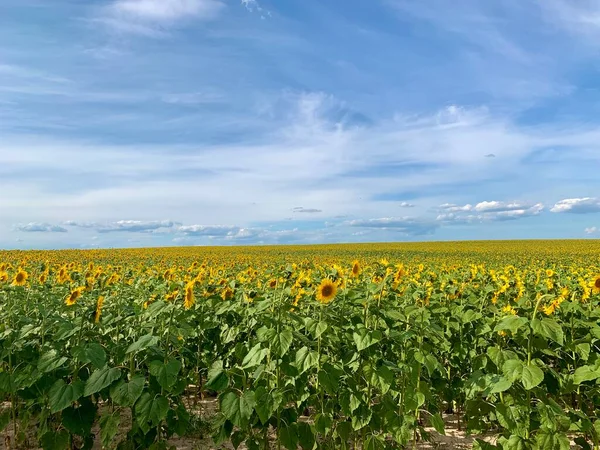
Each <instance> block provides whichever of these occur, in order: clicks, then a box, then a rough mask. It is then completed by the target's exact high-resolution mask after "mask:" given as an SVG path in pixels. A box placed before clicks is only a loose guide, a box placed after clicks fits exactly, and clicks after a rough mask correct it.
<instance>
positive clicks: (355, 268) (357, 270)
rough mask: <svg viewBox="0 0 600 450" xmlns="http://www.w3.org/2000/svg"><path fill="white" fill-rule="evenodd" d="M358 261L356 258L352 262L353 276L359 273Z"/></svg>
mask: <svg viewBox="0 0 600 450" xmlns="http://www.w3.org/2000/svg"><path fill="white" fill-rule="evenodd" d="M360 271H361V268H360V263H359V262H358V261H356V260H354V262H353V263H352V276H353V277H357V276H359V275H360Z"/></svg>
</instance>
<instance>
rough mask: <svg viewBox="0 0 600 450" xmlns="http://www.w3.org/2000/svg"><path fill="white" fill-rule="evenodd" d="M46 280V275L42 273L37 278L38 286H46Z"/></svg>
mask: <svg viewBox="0 0 600 450" xmlns="http://www.w3.org/2000/svg"><path fill="white" fill-rule="evenodd" d="M47 279H48V274H47V273H46V272H43V273H42V274H41V275H40V277H39V282H40V284H46V280H47Z"/></svg>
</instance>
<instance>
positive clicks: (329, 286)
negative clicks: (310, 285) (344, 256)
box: [317, 278, 337, 305]
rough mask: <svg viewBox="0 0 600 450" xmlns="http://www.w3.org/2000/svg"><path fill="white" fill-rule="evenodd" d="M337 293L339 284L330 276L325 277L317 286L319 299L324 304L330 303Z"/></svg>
mask: <svg viewBox="0 0 600 450" xmlns="http://www.w3.org/2000/svg"><path fill="white" fill-rule="evenodd" d="M336 294H337V286H336V285H335V283H334V282H333V281H331V280H330V279H329V278H324V279H323V281H321V284H319V286H318V287H317V301H318V302H319V303H322V304H324V305H326V304H328V303H330V302H331V301H332V300H333V299H334V298H335V295H336Z"/></svg>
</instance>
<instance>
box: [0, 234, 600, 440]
mask: <svg viewBox="0 0 600 450" xmlns="http://www.w3.org/2000/svg"><path fill="white" fill-rule="evenodd" d="M599 320H600V242H597V241H557V242H553V241H528V242H477V243H439V244H433V243H432V244H425V243H423V244H377V245H344V246H314V247H243V248H230V247H228V248H170V249H140V250H92V251H76V250H72V251H57V252H50V251H32V252H2V251H0V351H1V352H2V354H1V357H0V397H1V400H0V401H2V402H3V403H2V409H0V430H3V431H2V433H3V435H4V436H5V446H6V447H10V448H19V447H21V448H38V447H43V448H45V449H67V448H92V447H94V448H100V447H101V446H102V447H105V448H116V447H118V448H121V449H134V448H153V449H161V448H168V446H169V445H171V443H172V442H173V438H174V437H177V436H190V435H191V434H192V435H193V433H194V432H197V431H198V419H197V417H196V414H197V407H196V406H194V405H196V404H197V400H199V399H201V398H217V400H216V402H217V405H218V407H217V408H216V411H215V413H214V414H213V417H212V418H211V419H210V424H208V425H207V426H209V427H210V430H209V432H210V433H211V435H212V439H213V442H214V447H213V448H220V446H221V445H227V446H228V447H227V448H231V446H233V447H235V448H238V447H243V448H247V449H268V448H286V449H298V448H302V449H314V448H319V449H350V448H353V449H357V448H365V449H373V450H374V449H393V448H413V447H416V446H417V445H420V443H421V442H423V441H427V440H429V439H430V438H431V436H433V434H435V435H440V434H444V432H445V429H444V428H445V422H446V421H447V418H448V417H453V418H455V420H456V421H457V426H458V427H460V429H463V430H466V432H467V433H471V434H473V435H476V436H477V439H476V440H475V441H474V444H473V447H474V448H480V449H485V450H488V449H504V450H526V449H561V450H562V449H569V448H571V447H573V446H575V448H583V449H594V450H598V449H600V357H599V356H600V347H599V345H600V325H599ZM432 430H435V431H432ZM488 436H491V438H485V439H484V437H488Z"/></svg>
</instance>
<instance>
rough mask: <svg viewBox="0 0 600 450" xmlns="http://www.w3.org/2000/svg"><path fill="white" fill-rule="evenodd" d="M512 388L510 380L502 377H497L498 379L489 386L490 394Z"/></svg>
mask: <svg viewBox="0 0 600 450" xmlns="http://www.w3.org/2000/svg"><path fill="white" fill-rule="evenodd" d="M511 386H512V383H511V381H510V380H507V379H506V378H504V377H498V379H496V380H494V382H493V384H492V385H491V389H490V392H489V393H490V394H498V393H500V392H504V391H507V390H508V389H510V387H511Z"/></svg>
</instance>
